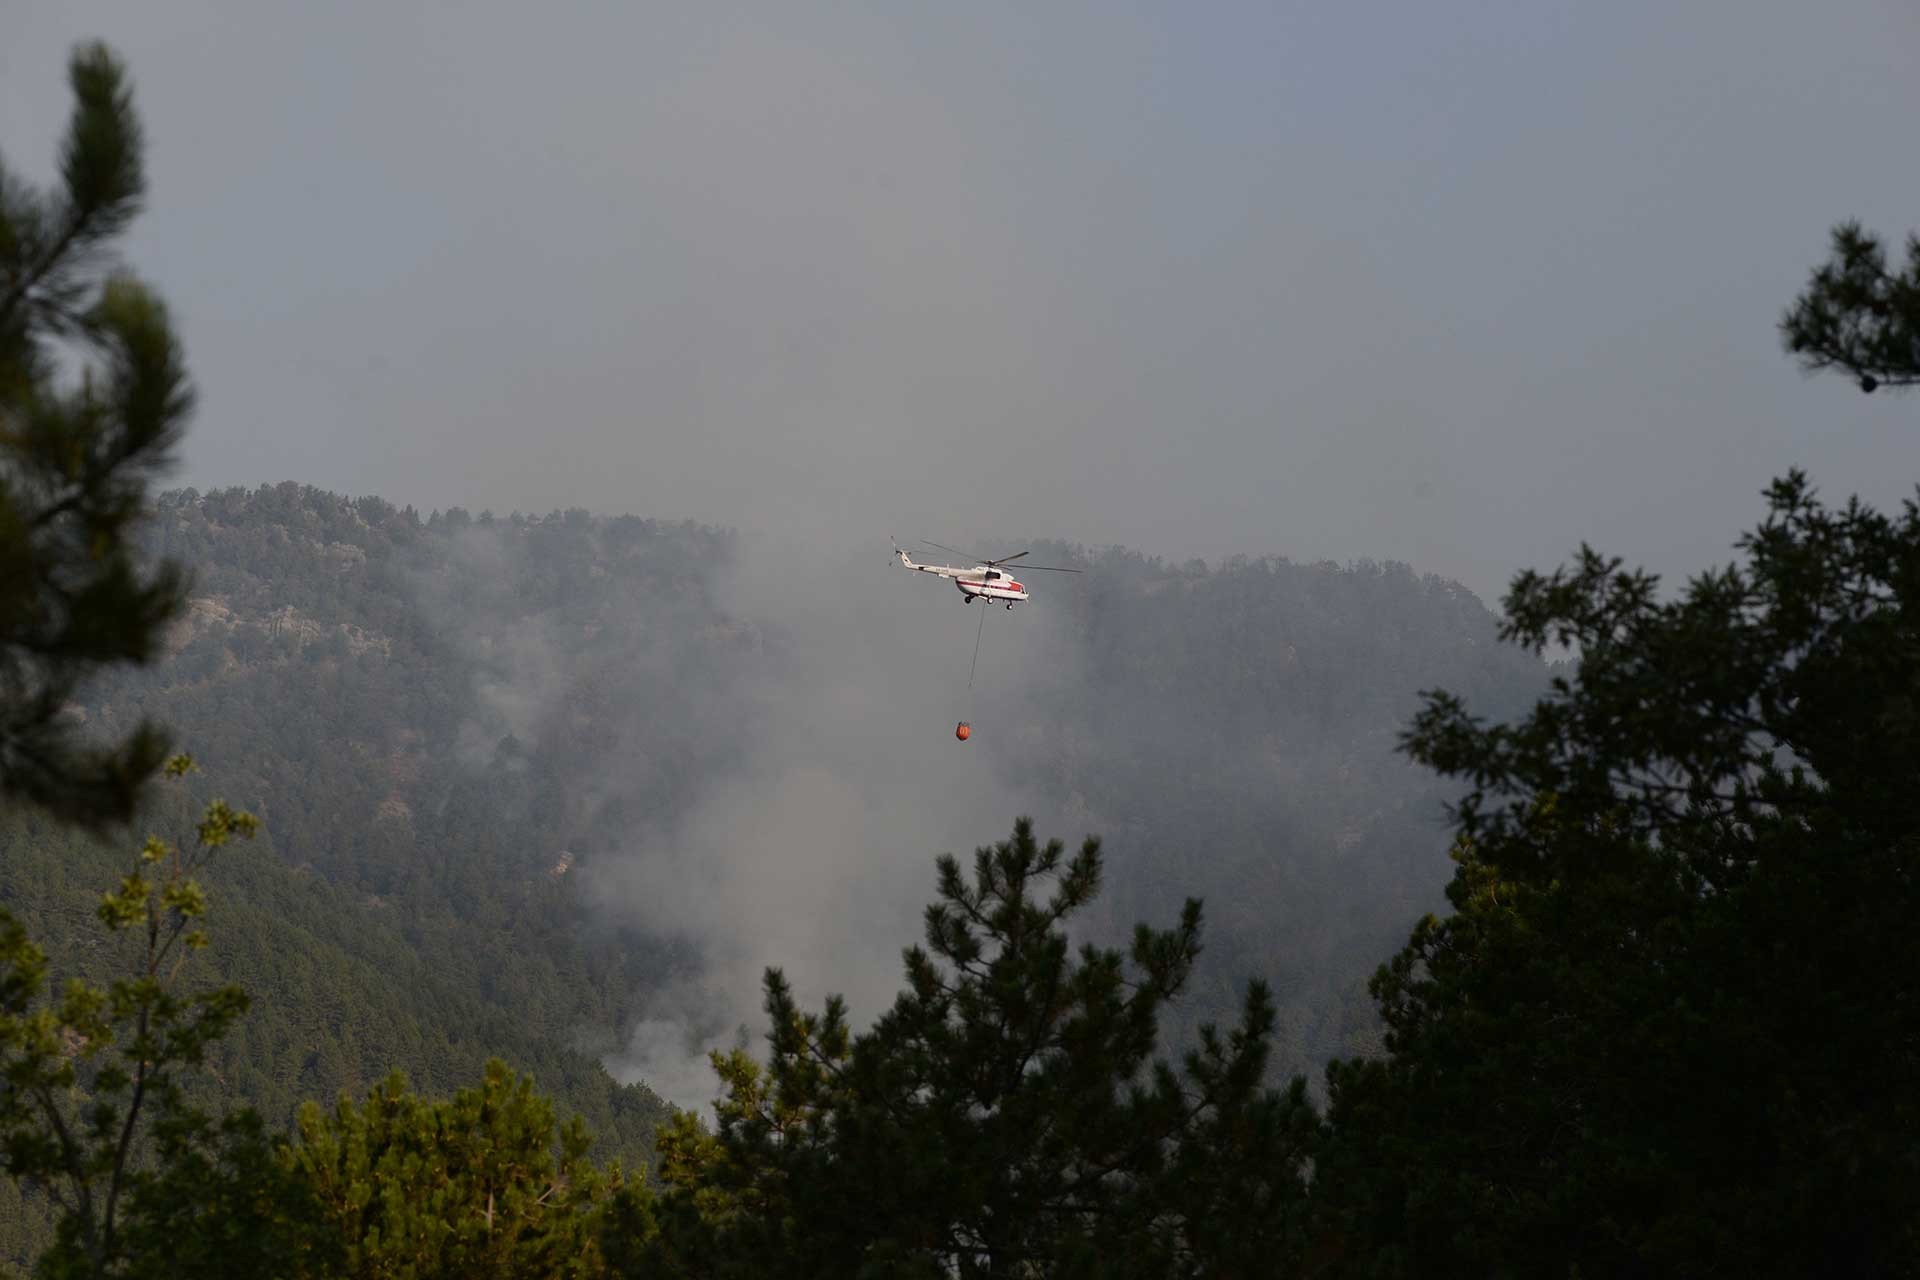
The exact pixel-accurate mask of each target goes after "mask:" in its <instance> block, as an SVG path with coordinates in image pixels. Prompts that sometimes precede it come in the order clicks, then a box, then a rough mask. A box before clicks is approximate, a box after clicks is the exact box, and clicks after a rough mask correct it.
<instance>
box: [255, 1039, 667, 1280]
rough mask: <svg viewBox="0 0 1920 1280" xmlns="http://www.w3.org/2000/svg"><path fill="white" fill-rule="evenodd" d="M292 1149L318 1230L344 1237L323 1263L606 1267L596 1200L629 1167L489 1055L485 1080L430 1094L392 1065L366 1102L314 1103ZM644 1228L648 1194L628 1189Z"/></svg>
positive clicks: (356, 1270) (538, 1269)
mask: <svg viewBox="0 0 1920 1280" xmlns="http://www.w3.org/2000/svg"><path fill="white" fill-rule="evenodd" d="M299 1129H300V1141H299V1144H298V1145H297V1146H296V1147H295V1148H293V1150H292V1152H291V1156H290V1159H291V1161H292V1169H293V1173H294V1177H295V1179H296V1181H297V1182H299V1183H300V1184H301V1185H302V1186H303V1187H304V1188H305V1189H306V1190H307V1191H308V1193H309V1194H310V1195H311V1196H312V1198H313V1201H314V1203H315V1204H316V1205H317V1213H318V1224H317V1232H316V1234H317V1236H318V1238H319V1239H321V1240H326V1241H335V1242H338V1244H339V1246H340V1247H341V1248H342V1249H343V1256H342V1257H341V1258H340V1259H339V1262H338V1264H337V1269H336V1267H334V1266H329V1267H327V1268H325V1269H324V1270H322V1271H320V1272H319V1273H318V1274H324V1275H328V1276H340V1277H352V1278H354V1280H361V1278H365V1280H374V1278H376V1277H402V1276H404V1277H413V1278H417V1280H428V1278H429V1277H448V1278H449V1280H453V1278H455V1277H459V1278H461V1280H466V1278H468V1277H472V1278H474V1280H481V1278H484V1277H497V1278H499V1280H545V1278H547V1277H553V1278H555V1280H559V1278H561V1277H585V1276H597V1275H602V1274H604V1272H605V1267H604V1263H603V1260H602V1259H601V1257H600V1253H599V1228H600V1223H599V1219H598V1212H599V1208H600V1206H601V1205H603V1204H605V1203H607V1202H608V1200H609V1198H610V1196H612V1195H613V1194H614V1193H615V1192H617V1191H619V1190H620V1189H621V1184H622V1180H621V1177H620V1173H619V1170H618V1168H617V1167H616V1168H615V1169H614V1170H612V1171H611V1172H610V1173H605V1174H603V1173H602V1172H601V1171H599V1170H597V1169H595V1168H594V1167H593V1166H592V1165H591V1164H590V1163H589V1162H588V1161H587V1159H586V1153H587V1148H588V1146H589V1145H590V1141H589V1139H588V1137H587V1134H586V1130H585V1128H584V1126H582V1125H581V1123H580V1122H579V1120H578V1119H577V1118H576V1119H574V1120H572V1121H570V1122H569V1123H568V1124H566V1125H564V1126H560V1127H558V1128H556V1125H555V1122H554V1114H553V1105H552V1103H551V1102H550V1101H548V1100H547V1099H546V1098H545V1097H543V1096H541V1095H540V1094H537V1093H535V1092H534V1089H533V1080H532V1078H531V1077H527V1076H519V1077H516V1076H515V1075H514V1073H513V1072H512V1071H510V1070H509V1069H508V1068H507V1066H506V1065H505V1064H504V1063H501V1062H499V1061H497V1060H496V1061H492V1062H489V1063H488V1064H487V1067H486V1073H485V1078H484V1079H483V1081H482V1083H481V1084H480V1086H479V1087H478V1088H472V1089H462V1090H461V1091H459V1092H458V1093H456V1094H455V1095H454V1096H453V1097H452V1098H451V1099H449V1100H447V1101H443V1102H431V1101H427V1100H424V1099H421V1098H419V1097H417V1096H415V1095H414V1094H412V1093H410V1092H408V1091H407V1088H406V1082H405V1081H404V1080H403V1079H402V1078H401V1077H400V1076H399V1075H397V1074H396V1075H394V1076H392V1077H390V1078H389V1079H388V1080H387V1081H386V1082H385V1083H384V1084H382V1085H381V1086H380V1087H378V1088H376V1089H375V1090H373V1092H372V1093H370V1094H369V1095H368V1096H367V1099H366V1101H365V1103H364V1104H362V1105H360V1106H355V1105H354V1104H353V1103H352V1102H351V1101H349V1100H348V1099H346V1098H344V1097H343V1098H341V1100H340V1102H339V1104H338V1105H337V1106H336V1107H335V1108H334V1110H333V1111H332V1112H331V1113H328V1112H323V1111H322V1110H321V1109H320V1108H319V1107H317V1106H314V1105H312V1104H309V1105H308V1106H307V1107H306V1108H304V1109H303V1110H302V1111H301V1114H300V1125H299ZM621 1204H622V1210H623V1212H624V1213H627V1214H629V1215H633V1214H634V1213H635V1211H636V1210H638V1217H633V1216H629V1218H628V1219H627V1220H626V1222H625V1223H624V1225H625V1226H626V1227H627V1229H629V1230H633V1229H636V1228H637V1229H638V1230H640V1231H641V1232H642V1233H643V1234H644V1231H645V1228H644V1226H643V1225H642V1223H643V1221H644V1217H645V1214H644V1202H643V1201H637V1200H635V1199H634V1198H633V1197H632V1196H631V1195H629V1196H628V1197H626V1198H625V1199H623V1200H622V1201H621Z"/></svg>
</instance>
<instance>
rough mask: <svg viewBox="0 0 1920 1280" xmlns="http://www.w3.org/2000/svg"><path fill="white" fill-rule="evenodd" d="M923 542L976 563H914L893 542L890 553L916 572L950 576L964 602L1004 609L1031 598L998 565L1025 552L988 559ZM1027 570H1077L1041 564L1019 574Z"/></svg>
mask: <svg viewBox="0 0 1920 1280" xmlns="http://www.w3.org/2000/svg"><path fill="white" fill-rule="evenodd" d="M921 541H922V542H926V539H924V538H922V539H921ZM927 545H928V546H930V547H939V549H940V550H942V551H950V552H952V553H953V554H954V555H956V556H966V557H967V558H968V559H970V560H975V561H978V563H977V564H975V565H974V566H973V568H971V569H961V568H957V567H955V566H954V565H948V564H915V563H914V561H913V557H911V556H909V555H908V554H907V553H906V552H904V551H902V550H901V549H900V544H899V543H897V542H896V543H894V544H893V554H894V555H896V556H898V557H900V563H901V564H903V565H905V566H907V568H909V569H912V570H914V571H916V572H918V573H931V574H936V575H938V576H939V577H942V578H947V579H950V580H951V581H952V583H953V585H954V586H956V587H958V588H960V595H961V596H962V597H963V598H964V599H965V601H966V603H968V604H972V603H973V602H974V601H975V600H1000V601H1004V602H1005V603H1006V606H1007V608H1009V609H1011V608H1013V606H1014V605H1016V604H1021V603H1023V602H1025V601H1027V600H1030V599H1032V597H1031V596H1029V595H1028V594H1027V589H1026V588H1025V587H1024V586H1022V585H1021V584H1020V583H1019V582H1016V581H1015V580H1014V577H1013V575H1012V574H1011V573H1008V572H1006V571H1005V570H1004V569H1002V568H1001V567H1000V566H1002V565H1006V564H1012V563H1013V562H1014V561H1015V560H1018V559H1020V557H1021V556H1024V555H1027V554H1028V553H1027V552H1025V551H1022V552H1019V553H1017V554H1015V555H1010V556H1001V557H1000V558H999V559H998V560H988V559H987V558H985V557H984V556H976V555H972V554H970V553H969V552H965V551H956V550H954V548H952V547H943V546H941V545H940V544H939V543H937V542H927ZM1028 569H1038V570H1040V571H1041V572H1043V573H1078V572H1080V571H1079V570H1078V569H1055V568H1053V567H1051V566H1049V565H1044V564H1028V565H1021V566H1020V571H1021V572H1022V573H1024V572H1026V571H1027V570H1028Z"/></svg>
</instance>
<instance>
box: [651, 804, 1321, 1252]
mask: <svg viewBox="0 0 1920 1280" xmlns="http://www.w3.org/2000/svg"><path fill="white" fill-rule="evenodd" d="M1063 855H1064V850H1063V847H1062V846H1061V844H1060V842H1059V841H1052V842H1050V843H1048V844H1047V845H1046V846H1044V847H1042V846H1041V845H1039V844H1038V843H1037V842H1036V841H1035V839H1034V837H1033V830H1032V825H1031V823H1029V822H1027V821H1026V820H1024V819H1023V820H1021V821H1020V822H1019V823H1017V824H1016V825H1015V828H1014V832H1013V837H1012V839H1010V840H1008V841H1006V842H1003V843H1001V844H999V845H997V846H995V847H993V848H992V849H982V850H980V851H979V852H978V853H977V854H976V857H975V862H974V869H973V876H972V878H971V881H969V880H968V879H967V878H966V877H963V876H962V874H961V871H960V868H959V865H958V864H957V863H956V862H955V861H954V860H953V859H952V858H942V859H941V861H940V897H941V901H939V902H937V903H935V904H934V905H932V906H930V907H929V908H928V909H927V916H926V926H927V949H926V950H923V949H921V948H918V947H916V948H913V949H912V950H910V951H909V952H908V953H907V957H906V973H907V989H906V990H905V991H903V992H902V993H901V995H900V997H899V998H898V1000H897V1001H896V1002H895V1004H894V1006H893V1008H892V1010H891V1011H889V1012H888V1013H887V1014H886V1016H884V1017H883V1018H882V1019H881V1020H880V1021H879V1022H878V1023H877V1024H876V1025H875V1027H874V1028H873V1029H872V1030H871V1031H869V1032H866V1033H864V1034H858V1035H856V1034H854V1033H853V1032H852V1031H851V1029H850V1028H849V1027H848V1025H847V1023H846V1017H845V1009H844V1006H843V1005H842V1004H841V1002H840V1001H839V999H838V998H833V999H830V1000H829V1001H828V1002H827V1004H826V1007H825V1008H824V1010H822V1011H821V1012H820V1013H818V1014H808V1013H803V1012H801V1011H800V1010H799V1008H798V1007H797V1006H796V1004H795V1002H794V1000H793V997H792V993H791V991H790V989H789V987H788V986H787V983H786V981H785V980H784V978H783V977H782V975H781V974H780V973H779V972H778V971H770V972H769V973H768V975H767V980H766V991H767V1013H768V1016H769V1018H770V1020H771V1022H772V1028H773V1029H772V1031H771V1033H770V1036H769V1041H770V1045H771V1054H770V1057H769V1060H768V1062H767V1064H766V1065H765V1066H764V1067H762V1066H761V1065H760V1064H758V1063H756V1062H755V1061H754V1060H753V1059H752V1058H750V1057H748V1056H747V1055H746V1054H745V1053H743V1052H736V1053H734V1054H731V1055H721V1054H716V1055H715V1066H716V1069H717V1070H718V1071H719V1072H720V1075H721V1077H722V1080H723V1081H724V1083H725V1084H726V1086H727V1092H726V1096H725V1097H724V1098H723V1100H722V1101H721V1102H720V1103H719V1104H718V1128H717V1131H716V1132H715V1133H713V1134H711V1135H709V1134H707V1133H705V1132H704V1131H702V1130H701V1129H700V1128H699V1127H698V1126H697V1125H695V1124H694V1123H693V1122H692V1121H691V1120H682V1121H681V1122H680V1123H679V1124H678V1125H677V1126H675V1127H674V1128H673V1129H671V1130H669V1131H668V1132H667V1133H666V1134H665V1135H664V1136H663V1138H662V1161H661V1177H662V1180H663V1183H664V1186H665V1188H666V1189H665V1192H664V1193H663V1196H662V1201H661V1205H660V1231H661V1235H660V1241H659V1243H658V1245H657V1246H656V1257H657V1258H659V1259H660V1260H661V1262H662V1264H663V1265H666V1266H668V1267H669V1268H674V1269H682V1270H683V1271H684V1273H690V1274H712V1275H749V1274H751V1275H793V1276H829V1275H831V1276H852V1275H927V1276H938V1275H955V1274H957V1275H963V1276H973V1275H978V1276H989V1275H993V1276H998V1275H1123V1274H1127V1275H1143V1276H1144V1275H1153V1276H1167V1275H1222V1274H1259V1273H1261V1272H1263V1271H1264V1270H1266V1269H1267V1268H1270V1267H1272V1266H1274V1265H1277V1264H1278V1263H1280V1262H1281V1261H1282V1260H1283V1258H1282V1252H1283V1251H1284V1248H1285V1246H1286V1242H1287V1241H1288V1240H1289V1239H1291V1238H1297V1237H1294V1236H1292V1235H1290V1233H1291V1232H1297V1230H1298V1227H1299V1223H1298V1221H1297V1219H1298V1216H1299V1214H1300V1213H1301V1212H1302V1210H1303V1206H1304V1184H1303V1181H1302V1171H1303V1167H1304V1163H1305V1160H1306V1157H1307V1154H1308V1142H1309V1140H1310V1138H1311V1136H1312V1133H1313V1120H1312V1112H1311V1110H1310V1109H1309V1108H1308V1106H1307V1104H1306V1100H1305V1095H1304V1087H1303V1085H1301V1084H1300V1083H1299V1082H1296V1083H1295V1085H1294V1086H1293V1087H1292V1088H1291V1089H1289V1090H1287V1091H1284V1092H1279V1093H1275V1092H1272V1091H1269V1090H1267V1089H1265V1087H1264V1084H1263V1077H1264V1074H1265V1069H1266V1063H1267V1053H1268V1040H1269V1037H1270V1036H1271V1033H1272V1030H1273V1017H1272V1009H1271V1006H1270V1004H1269V1002H1268V998H1267V994H1266V991H1265V989H1264V987H1262V986H1261V985H1260V984H1258V983H1254V984H1251V985H1250V986H1249V988H1248V990H1247V994H1246V1000H1245V1011H1244V1016H1243V1019H1242V1023H1241V1025H1240V1027H1239V1028H1238V1029H1237V1030H1235V1031H1234V1032H1233V1033H1232V1034H1231V1035H1229V1036H1227V1037H1220V1036H1218V1035H1217V1034H1215V1033H1213V1032H1212V1031H1211V1029H1209V1030H1208V1031H1207V1033H1206V1034H1205V1038H1204V1042H1203V1045H1202V1047H1201V1048H1200V1049H1198V1050H1196V1051H1194V1052H1193V1053H1191V1054H1189V1055H1188V1057H1187V1062H1186V1072H1185V1075H1184V1077H1182V1076H1181V1075H1180V1074H1179V1073H1177V1072H1175V1071H1174V1070H1173V1069H1172V1068H1171V1067H1169V1066H1167V1065H1166V1064H1164V1063H1161V1062H1155V1061H1153V1060H1152V1059H1153V1053H1154V1050H1155V1046H1156V1042H1157V1033H1158V1023H1159V1019H1160V1016H1161V1014H1162V1012H1163V1010H1164V1009H1165V1007H1166V1005H1167V1002H1168V1001H1170V1000H1171V999H1173V998H1174V997H1175V996H1176V995H1178V993H1179V992H1180V990H1181V988H1182V986H1183V985H1184V984H1185V982H1186V981H1187V978H1188V976H1189V975H1190V974H1191V972H1192V968H1193V962H1194V958H1195V956H1196V955H1197V954H1198V952H1199V927H1200V908H1199V904H1198V903H1196V902H1192V901H1189V902H1188V904H1187V906H1186V908H1185V910H1184V911H1183V912H1182V913H1181V918H1180V921H1179V923H1178V924H1177V925H1176V926H1175V927H1174V928H1172V929H1168V930H1153V929H1149V928H1147V927H1146V926H1144V925H1142V926H1140V927H1139V928H1138V929H1137V930H1136V932H1135V936H1134V939H1133V943H1132V946H1131V947H1130V948H1129V949H1128V950H1127V951H1126V952H1125V953H1123V952H1121V951H1119V950H1108V949H1102V948H1099V947H1095V946H1091V945H1088V946H1084V947H1082V948H1081V949H1080V951H1079V954H1078V956H1077V957H1076V956H1075V955H1074V954H1073V951H1072V948H1071V946H1070V944H1069V941H1068V938H1067V936H1066V933H1065V931H1064V927H1063V926H1064V922H1065V921H1066V919H1067V918H1068V917H1069V916H1071V915H1073V914H1074V913H1075V912H1076V911H1078V910H1079V909H1080V908H1082V907H1083V906H1085V905H1086V904H1087V903H1088V902H1089V901H1090V900H1092V898H1093V897H1094V895H1095V893H1096V892H1097V890H1098V887H1099V882H1100V853H1099V845H1098V842H1097V841H1094V840H1091V839H1090V840H1088V841H1087V842H1086V843H1085V844H1084V845H1083V846H1082V848H1081V849H1080V851H1079V853H1078V854H1077V855H1076V856H1075V857H1073V858H1072V859H1071V860H1064V858H1063ZM1049 884H1051V885H1052V889H1051V892H1050V893H1047V892H1046V890H1047V886H1048V885H1049ZM1043 893H1044V894H1046V896H1044V897H1042V896H1041V895H1042V894H1043Z"/></svg>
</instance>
